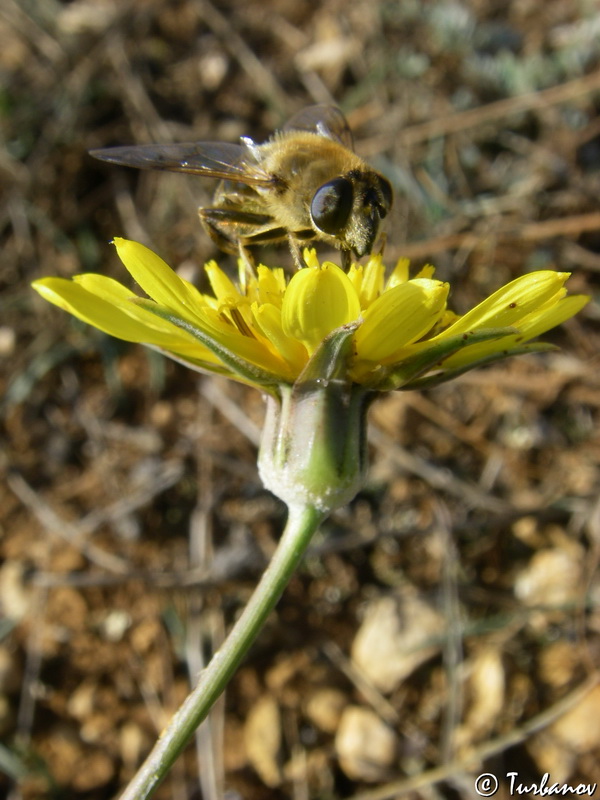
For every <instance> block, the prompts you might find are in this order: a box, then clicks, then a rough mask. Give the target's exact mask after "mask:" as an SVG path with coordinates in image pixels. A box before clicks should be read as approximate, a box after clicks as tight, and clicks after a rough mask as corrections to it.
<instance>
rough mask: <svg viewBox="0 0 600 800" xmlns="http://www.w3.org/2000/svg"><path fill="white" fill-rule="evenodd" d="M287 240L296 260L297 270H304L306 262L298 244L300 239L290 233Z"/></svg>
mask: <svg viewBox="0 0 600 800" xmlns="http://www.w3.org/2000/svg"><path fill="white" fill-rule="evenodd" d="M287 240H288V244H289V246H290V250H291V253H292V257H293V259H294V264H295V265H296V269H302V268H303V267H305V266H306V262H305V260H304V257H303V255H302V250H301V249H300V245H299V244H298V239H296V237H295V236H294V234H293V233H288V236H287Z"/></svg>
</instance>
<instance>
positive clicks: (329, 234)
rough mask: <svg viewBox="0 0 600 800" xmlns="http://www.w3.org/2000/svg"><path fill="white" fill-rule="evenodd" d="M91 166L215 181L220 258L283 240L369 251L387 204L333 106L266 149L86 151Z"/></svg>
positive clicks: (302, 116)
mask: <svg viewBox="0 0 600 800" xmlns="http://www.w3.org/2000/svg"><path fill="white" fill-rule="evenodd" d="M90 154H91V155H92V156H94V158H98V159H100V160H102V161H108V162H109V163H111V164H120V165H123V166H128V167H137V168H139V169H162V170H170V171H175V172H188V173H191V174H193V175H203V176H205V177H207V178H219V179H220V182H219V185H218V186H217V189H216V192H215V196H214V200H213V205H212V206H210V207H207V208H200V209H199V215H200V220H201V222H202V224H203V225H204V227H205V229H206V230H207V232H208V234H209V235H210V237H211V238H212V239H213V241H214V242H215V243H216V244H217V245H218V247H219V248H220V249H222V250H224V251H225V252H232V253H235V252H237V251H238V250H239V249H245V248H246V247H248V246H251V245H257V244H266V243H270V242H276V241H279V240H282V239H285V238H286V237H287V238H288V240H289V242H290V245H291V247H292V252H293V253H294V255H295V258H296V260H297V261H300V246H301V245H302V244H303V243H305V242H310V241H313V240H318V241H321V242H326V243H327V244H329V245H332V246H334V247H336V248H338V249H340V250H341V251H342V254H343V257H344V262H345V263H347V262H349V260H350V254H351V253H353V254H355V255H356V256H358V257H361V256H364V255H366V254H368V253H370V252H371V250H372V248H373V244H374V241H375V238H376V236H377V233H378V231H379V225H380V223H381V220H382V219H384V217H385V216H386V214H387V213H388V211H389V209H390V207H391V205H392V187H391V185H390V182H389V181H388V180H387V179H386V178H384V177H383V175H380V174H379V173H378V172H376V171H375V170H373V169H372V168H371V167H369V166H368V165H367V164H366V163H365V162H364V161H363V160H362V159H361V158H359V157H358V156H357V155H356V154H355V153H354V152H353V149H352V134H351V132H350V128H349V126H348V123H347V122H346V119H345V117H344V115H343V114H342V112H341V111H340V110H339V109H338V108H335V107H334V106H327V105H315V106H309V107H307V108H305V109H304V110H302V111H300V112H299V113H297V114H296V115H295V116H294V117H292V118H291V119H290V120H289V121H288V122H287V123H286V125H285V126H284V127H283V129H282V130H281V131H279V132H277V133H275V134H274V135H273V136H272V138H270V139H269V140H268V141H266V142H264V143H263V144H256V143H255V142H253V141H252V140H251V139H249V138H242V140H241V143H240V144H228V143H223V142H196V143H191V144H164V145H159V144H148V145H132V146H125V147H112V148H107V149H102V150H91V151H90Z"/></svg>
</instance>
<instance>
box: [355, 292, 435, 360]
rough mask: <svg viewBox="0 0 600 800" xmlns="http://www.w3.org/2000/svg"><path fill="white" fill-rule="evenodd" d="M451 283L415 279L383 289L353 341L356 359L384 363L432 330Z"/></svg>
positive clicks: (365, 315) (367, 312)
mask: <svg viewBox="0 0 600 800" xmlns="http://www.w3.org/2000/svg"><path fill="white" fill-rule="evenodd" d="M448 288H449V287H448V284H446V283H442V282H441V281H432V280H427V279H424V278H423V279H415V280H412V281H408V282H407V283H401V284H399V285H398V286H395V287H394V288H393V289H389V290H388V291H387V292H384V293H383V294H382V295H381V296H380V297H378V298H377V300H375V302H374V303H373V304H372V305H371V306H369V308H368V309H367V310H366V311H365V313H364V315H363V323H362V325H361V326H360V327H359V329H358V330H357V331H356V334H355V337H354V341H355V344H356V350H357V358H359V359H365V360H368V361H380V362H384V361H387V360H390V359H393V357H394V355H395V354H396V353H397V352H398V350H400V349H401V348H402V347H404V346H405V345H407V344H409V343H410V342H414V341H415V340H416V339H419V338H420V337H421V336H423V335H424V334H425V333H427V331H429V330H430V329H431V327H432V326H433V325H435V323H436V322H437V320H438V319H439V318H440V316H441V315H442V314H443V313H444V309H445V307H446V298H447V297H448Z"/></svg>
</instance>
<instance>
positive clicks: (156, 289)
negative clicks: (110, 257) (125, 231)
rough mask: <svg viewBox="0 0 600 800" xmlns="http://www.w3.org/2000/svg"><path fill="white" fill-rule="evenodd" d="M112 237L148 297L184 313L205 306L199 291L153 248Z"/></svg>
mask: <svg viewBox="0 0 600 800" xmlns="http://www.w3.org/2000/svg"><path fill="white" fill-rule="evenodd" d="M113 241H114V245H115V247H116V248H117V253H118V255H119V258H120V259H121V261H122V262H123V264H124V265H125V267H126V268H127V270H128V272H129V273H130V274H131V275H132V277H133V278H134V280H135V281H136V283H138V284H139V285H140V286H141V287H142V289H143V290H144V291H145V292H146V294H147V295H148V297H151V298H152V299H153V300H155V301H156V302H157V303H158V304H159V305H161V306H165V307H166V308H169V309H170V310H171V311H173V312H175V313H176V314H178V315H179V316H181V317H186V316H187V317H189V316H190V314H192V315H194V314H195V313H196V310H197V309H198V308H201V307H202V305H203V298H202V295H201V294H200V292H199V291H198V290H197V289H196V288H195V287H194V286H192V284H191V283H188V281H184V280H183V278H180V277H179V275H177V274H176V273H175V272H174V271H173V270H172V269H171V267H169V265H168V264H167V263H166V262H164V261H163V260H162V258H160V256H157V255H156V253H153V252H152V250H150V249H149V248H147V247H144V245H143V244H139V243H138V242H132V241H129V240H128V239H119V238H116V239H114V240H113Z"/></svg>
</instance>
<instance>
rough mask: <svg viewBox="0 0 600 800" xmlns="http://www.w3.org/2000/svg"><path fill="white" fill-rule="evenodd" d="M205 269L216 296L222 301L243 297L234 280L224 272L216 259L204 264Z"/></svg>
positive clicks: (232, 300) (226, 301)
mask: <svg viewBox="0 0 600 800" xmlns="http://www.w3.org/2000/svg"><path fill="white" fill-rule="evenodd" d="M204 271H205V272H206V275H207V277H208V280H209V282H210V287H211V289H212V290H213V292H214V295H215V297H216V298H217V300H219V301H220V302H221V303H228V302H235V301H239V300H241V299H242V295H241V294H240V293H239V292H238V290H237V288H236V287H235V285H234V283H233V281H232V280H231V279H230V278H229V277H228V276H227V275H226V274H225V273H224V272H223V270H222V269H221V267H219V265H218V264H217V262H216V261H209V262H208V263H207V264H205V265H204Z"/></svg>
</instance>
